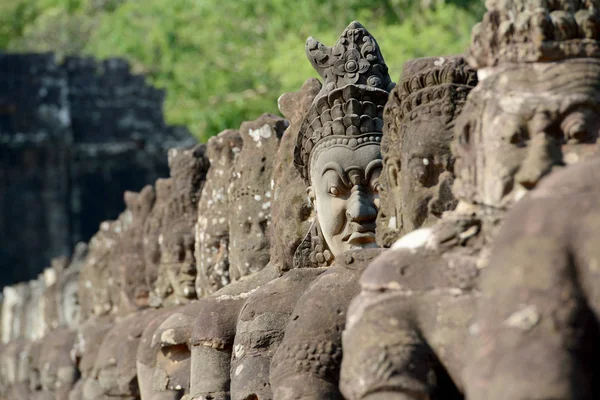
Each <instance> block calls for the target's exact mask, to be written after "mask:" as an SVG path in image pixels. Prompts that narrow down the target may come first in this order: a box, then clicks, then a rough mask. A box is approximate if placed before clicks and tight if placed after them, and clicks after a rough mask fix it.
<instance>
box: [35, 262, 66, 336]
mask: <svg viewBox="0 0 600 400" xmlns="http://www.w3.org/2000/svg"><path fill="white" fill-rule="evenodd" d="M50 265H51V266H50V268H49V271H48V272H47V273H48V274H54V277H52V278H50V279H49V280H48V283H50V282H52V283H50V284H49V285H47V286H46V287H45V289H44V293H43V294H42V300H41V301H42V304H41V308H42V312H43V314H44V321H45V325H46V329H47V330H53V329H57V328H58V327H60V326H61V309H60V289H61V286H60V280H61V279H62V278H63V276H64V274H65V270H66V269H67V267H68V266H69V259H68V258H67V257H57V258H54V259H52V261H51V263H50Z"/></svg>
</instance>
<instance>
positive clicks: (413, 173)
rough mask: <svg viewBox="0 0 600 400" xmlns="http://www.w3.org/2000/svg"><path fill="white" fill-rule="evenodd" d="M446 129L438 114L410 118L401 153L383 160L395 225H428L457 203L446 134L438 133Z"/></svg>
mask: <svg viewBox="0 0 600 400" xmlns="http://www.w3.org/2000/svg"><path fill="white" fill-rule="evenodd" d="M448 129H449V128H448V127H447V126H446V124H445V123H444V122H443V121H442V120H441V118H429V119H419V120H416V121H412V122H411V123H410V132H408V133H406V134H405V135H403V138H404V139H403V142H402V151H401V154H400V157H399V158H398V157H390V158H389V159H388V160H387V161H386V165H385V168H386V173H387V183H388V185H389V188H390V192H391V197H392V199H391V201H392V202H393V203H394V204H395V205H396V207H395V208H396V210H395V211H396V212H395V214H396V215H395V217H396V221H395V222H396V226H397V227H399V228H402V231H403V232H405V233H406V232H412V231H413V230H415V229H418V228H420V227H422V226H428V225H431V224H432V223H434V222H435V221H436V220H437V219H438V218H440V217H441V215H442V213H443V212H444V211H447V210H451V209H452V208H454V206H455V205H456V200H455V198H454V196H453V195H452V191H451V187H452V182H453V181H454V176H453V173H452V168H453V159H452V155H451V153H450V141H449V139H448V136H449V135H443V134H440V133H441V132H445V131H447V130H448Z"/></svg>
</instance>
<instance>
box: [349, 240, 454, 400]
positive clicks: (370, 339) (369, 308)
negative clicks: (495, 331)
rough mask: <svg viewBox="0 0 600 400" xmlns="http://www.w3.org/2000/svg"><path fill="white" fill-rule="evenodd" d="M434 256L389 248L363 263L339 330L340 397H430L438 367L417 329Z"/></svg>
mask: <svg viewBox="0 0 600 400" xmlns="http://www.w3.org/2000/svg"><path fill="white" fill-rule="evenodd" d="M437 260H439V257H437V256H432V257H427V256H422V255H420V254H416V253H414V252H412V251H405V250H389V251H386V252H385V253H383V254H382V255H381V256H380V257H378V258H377V259H375V260H374V261H373V262H372V263H371V265H369V267H368V268H367V270H366V271H365V273H364V274H363V276H362V278H361V287H362V291H361V293H360V295H358V296H357V297H356V298H355V299H354V300H353V301H352V303H351V306H350V308H349V309H348V317H347V323H346V330H345V331H344V334H343V349H344V358H343V362H342V369H341V379H340V389H341V391H342V393H343V394H344V397H345V398H347V399H351V400H359V399H364V400H367V399H368V400H378V399H397V400H430V399H434V398H436V397H435V394H436V393H437V391H438V389H440V388H439V386H440V384H439V383H438V382H437V377H438V375H440V371H439V370H440V369H441V366H440V363H439V361H437V359H436V357H435V355H434V352H433V351H432V350H431V349H430V347H429V346H428V344H427V342H426V340H425V339H424V337H423V335H422V333H421V331H420V319H421V315H420V314H421V313H422V311H423V308H422V307H419V304H420V301H419V299H423V294H426V293H430V292H431V291H432V290H434V286H435V281H431V280H430V279H428V275H429V274H428V272H429V271H428V270H430V269H431V268H430V267H432V266H435V265H436V264H435V262H434V261H437ZM441 398H444V399H450V398H454V397H451V396H449V393H445V396H444V397H441Z"/></svg>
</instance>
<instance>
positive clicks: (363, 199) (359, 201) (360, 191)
mask: <svg viewBox="0 0 600 400" xmlns="http://www.w3.org/2000/svg"><path fill="white" fill-rule="evenodd" d="M346 216H347V217H348V220H349V221H352V222H364V221H369V220H373V219H375V218H376V217H377V208H376V207H375V202H374V198H373V195H372V194H371V193H369V192H368V190H367V189H366V188H365V187H364V186H362V185H356V186H354V187H353V188H352V192H351V194H350V198H349V199H348V206H347V207H346Z"/></svg>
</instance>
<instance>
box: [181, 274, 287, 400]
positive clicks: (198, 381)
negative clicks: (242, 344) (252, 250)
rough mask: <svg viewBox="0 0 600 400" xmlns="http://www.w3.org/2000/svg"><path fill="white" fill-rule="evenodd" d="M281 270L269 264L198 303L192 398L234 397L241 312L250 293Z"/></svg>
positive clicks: (223, 398)
mask: <svg viewBox="0 0 600 400" xmlns="http://www.w3.org/2000/svg"><path fill="white" fill-rule="evenodd" d="M278 276H279V271H278V270H277V268H276V267H274V266H272V265H268V266H267V267H265V268H264V269H262V270H261V271H259V272H257V273H255V274H252V275H249V276H247V277H245V278H242V279H240V280H239V281H236V282H234V283H231V284H229V285H228V286H225V287H224V288H222V289H221V290H219V291H217V292H215V293H214V294H213V295H211V296H210V297H205V298H202V299H200V300H198V302H197V306H195V307H196V312H197V317H196V318H195V321H194V326H193V329H192V335H191V339H190V346H191V371H190V395H191V396H190V397H191V398H193V399H203V398H208V397H211V398H213V399H215V400H225V399H229V397H230V383H231V378H230V368H231V356H232V350H233V341H234V338H235V331H236V322H237V319H238V315H239V312H240V310H241V308H242V306H243V305H244V303H245V302H246V299H247V298H248V296H249V295H250V294H251V293H253V292H254V291H255V290H257V288H259V287H261V286H262V285H264V284H265V283H267V282H269V281H271V280H273V279H275V278H277V277H278Z"/></svg>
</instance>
